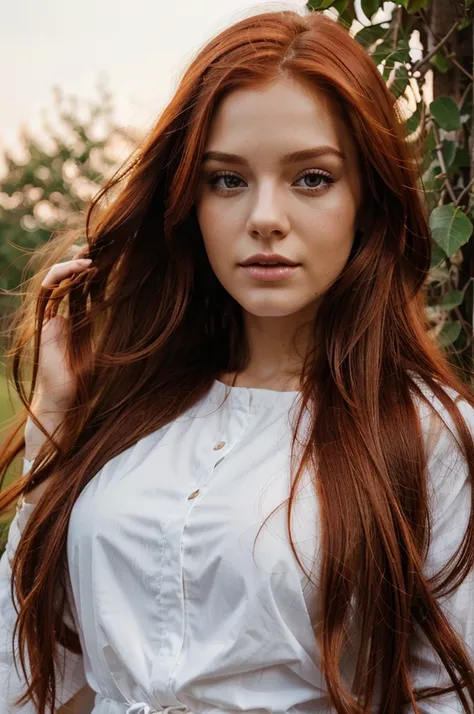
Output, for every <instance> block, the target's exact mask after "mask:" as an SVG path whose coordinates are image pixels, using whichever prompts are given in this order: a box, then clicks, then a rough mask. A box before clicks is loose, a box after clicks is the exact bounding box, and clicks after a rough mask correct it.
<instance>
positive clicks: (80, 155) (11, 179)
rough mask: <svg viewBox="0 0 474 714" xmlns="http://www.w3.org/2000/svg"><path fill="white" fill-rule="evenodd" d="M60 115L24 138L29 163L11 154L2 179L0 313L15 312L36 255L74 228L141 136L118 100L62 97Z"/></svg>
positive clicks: (103, 93)
mask: <svg viewBox="0 0 474 714" xmlns="http://www.w3.org/2000/svg"><path fill="white" fill-rule="evenodd" d="M54 100H55V110H56V115H55V116H54V117H53V121H49V120H48V119H46V121H45V125H44V131H43V133H42V136H41V138H38V137H35V136H33V135H32V134H31V133H29V132H28V131H23V133H22V137H21V139H22V145H23V152H22V153H23V154H24V156H23V157H22V158H18V157H14V156H13V155H12V153H10V152H5V153H4V157H3V159H4V164H5V167H6V170H5V172H4V176H3V178H2V179H0V289H2V293H1V294H0V311H5V310H6V309H7V308H11V307H13V306H14V304H12V296H11V295H6V294H5V292H4V291H5V290H13V289H15V288H17V287H18V285H19V284H20V283H21V282H22V275H23V271H24V269H25V266H26V264H27V262H28V259H29V258H30V254H31V252H32V251H33V250H34V249H36V248H37V247H39V246H40V245H41V244H43V243H44V242H45V241H47V240H48V238H49V237H50V235H51V233H52V232H53V231H55V230H57V229H60V228H65V227H73V226H74V223H75V222H77V220H78V218H79V217H81V214H82V213H83V212H84V210H85V208H86V206H87V203H88V202H89V200H90V198H91V197H92V196H93V195H94V194H95V193H97V191H98V190H99V188H100V185H101V183H102V182H103V180H104V177H106V176H108V175H110V174H111V173H112V172H113V171H114V170H115V169H116V168H117V167H118V164H119V161H120V159H122V158H124V155H127V154H128V153H130V151H131V150H132V148H133V145H134V142H135V141H136V139H137V137H136V136H135V135H134V133H133V132H131V131H129V130H125V129H123V128H121V127H120V126H119V125H118V124H117V123H116V121H115V119H114V108H113V104H112V101H111V96H110V94H109V93H108V91H107V90H106V88H105V87H104V86H103V85H99V87H98V96H97V98H96V99H94V100H92V101H89V102H88V103H81V104H80V103H79V101H78V99H77V98H76V97H74V96H65V95H64V94H63V93H62V92H61V90H59V89H56V90H55V92H54Z"/></svg>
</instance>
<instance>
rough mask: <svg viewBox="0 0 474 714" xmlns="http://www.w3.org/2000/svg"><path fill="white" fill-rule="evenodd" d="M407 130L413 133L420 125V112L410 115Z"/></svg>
mask: <svg viewBox="0 0 474 714" xmlns="http://www.w3.org/2000/svg"><path fill="white" fill-rule="evenodd" d="M405 124H406V127H407V131H408V133H409V134H413V132H414V131H416V130H417V129H418V127H419V126H420V115H419V114H418V112H413V114H412V115H411V117H408V119H407V120H406V122H405Z"/></svg>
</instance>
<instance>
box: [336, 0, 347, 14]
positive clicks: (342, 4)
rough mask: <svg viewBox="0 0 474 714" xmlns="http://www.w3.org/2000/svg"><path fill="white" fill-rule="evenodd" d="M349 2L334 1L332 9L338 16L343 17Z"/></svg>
mask: <svg viewBox="0 0 474 714" xmlns="http://www.w3.org/2000/svg"><path fill="white" fill-rule="evenodd" d="M348 4H349V0H335V2H334V3H333V5H332V6H333V8H334V9H335V10H337V11H338V13H339V15H343V14H344V13H345V11H346V10H347V6H348Z"/></svg>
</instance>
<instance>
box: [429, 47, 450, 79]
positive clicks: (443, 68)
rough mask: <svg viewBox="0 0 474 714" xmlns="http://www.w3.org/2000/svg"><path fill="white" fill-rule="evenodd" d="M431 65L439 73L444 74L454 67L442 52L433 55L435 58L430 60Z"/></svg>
mask: <svg viewBox="0 0 474 714" xmlns="http://www.w3.org/2000/svg"><path fill="white" fill-rule="evenodd" d="M430 64H432V65H433V67H434V68H435V69H437V70H438V72H442V73H443V74H444V73H445V72H447V71H448V70H449V69H450V68H451V67H452V64H451V62H450V61H449V60H448V59H446V57H445V56H444V55H443V54H442V53H441V52H437V53H436V54H435V55H433V57H432V58H431V59H430Z"/></svg>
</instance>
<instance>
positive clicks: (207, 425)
mask: <svg viewBox="0 0 474 714" xmlns="http://www.w3.org/2000/svg"><path fill="white" fill-rule="evenodd" d="M226 395H227V399H226V400H224V398H225V397H226ZM432 399H433V400H434V397H433V398H432ZM297 403H298V393H297V392H277V391H272V390H267V389H257V388H245V387H226V386H225V385H224V384H223V383H221V382H219V381H216V382H214V384H213V386H212V388H211V391H210V392H209V393H208V395H207V396H206V397H205V398H204V399H202V400H201V402H200V403H199V404H198V405H196V406H195V407H193V408H192V409H190V410H189V411H188V412H186V413H185V414H184V415H182V416H181V417H180V418H178V419H177V420H176V421H174V422H173V423H171V424H169V425H168V426H166V427H164V428H162V429H159V430H158V431H156V432H155V433H153V434H151V435H149V436H147V437H145V438H143V439H141V440H140V441H139V442H138V443H137V444H135V445H134V446H133V447H131V448H129V449H127V450H126V451H124V452H123V453H121V454H120V455H119V456H117V457H115V458H114V459H112V460H111V461H109V462H108V463H107V464H106V465H105V466H104V467H103V468H102V469H101V470H100V471H99V472H98V473H97V474H96V475H95V476H94V478H93V479H92V480H91V481H90V483H89V484H88V485H87V486H86V488H85V489H84V491H83V492H82V494H81V496H80V497H79V499H78V501H77V502H76V504H75V506H74V509H73V512H72V515H71V520H70V526H69V532H68V543H67V552H68V564H69V571H70V578H71V594H72V598H71V607H72V616H73V618H74V622H75V625H76V629H77V632H78V634H79V637H80V641H81V645H82V650H83V655H82V656H77V655H73V654H72V653H70V652H67V651H65V652H64V662H65V669H64V671H61V672H60V671H59V670H58V679H59V691H58V702H57V708H59V706H60V705H61V704H62V703H64V702H66V701H67V700H68V699H69V698H70V697H71V696H72V695H73V694H74V693H75V692H77V691H79V690H80V689H81V688H82V687H83V686H84V685H85V683H86V682H87V684H88V685H89V686H90V687H91V688H92V689H93V690H94V692H96V696H95V707H94V709H93V712H94V714H126V713H128V714H150V712H168V713H173V714H174V713H175V712H192V713H193V714H231V713H232V712H247V713H251V714H265V713H270V712H271V714H283V713H286V714H320V713H323V712H325V713H326V712H331V711H334V710H333V709H331V707H330V706H329V699H328V694H327V689H326V685H325V681H324V678H323V676H322V674H321V667H320V654H319V652H318V648H317V646H316V642H315V638H314V634H313V631H312V627H311V616H312V614H314V612H315V604H316V601H317V564H318V544H319V536H318V527H317V525H318V508H317V503H316V496H315V494H314V490H313V486H312V485H311V477H310V476H309V474H306V475H305V478H304V481H303V483H302V486H300V488H299V491H298V496H297V499H296V502H295V506H294V507H295V509H296V510H295V517H294V518H293V522H292V534H293V539H294V541H295V545H296V547H297V550H298V553H299V555H300V557H301V558H302V560H303V563H304V564H305V566H306V567H307V568H311V564H313V579H314V580H315V583H313V584H311V583H309V581H308V579H307V578H306V576H305V575H304V573H303V571H302V569H301V568H300V566H299V565H298V564H297V561H296V558H295V556H294V554H293V553H292V550H291V547H290V543H289V540H288V535H287V524H286V514H287V504H286V503H284V502H285V499H287V497H288V495H289V486H290V483H289V474H290V461H289V459H290V446H291V428H290V427H291V423H292V420H293V419H294V416H295V414H296V411H297V409H296V407H297ZM418 406H419V408H420V410H422V413H421V417H422V423H423V425H424V429H425V434H427V424H428V416H427V415H428V412H427V411H425V410H426V409H427V408H426V407H424V406H423V405H422V404H419V405H418ZM461 406H462V412H463V415H464V417H465V419H466V420H467V422H468V424H469V427H470V429H471V431H472V433H474V410H472V409H471V407H470V406H469V405H467V404H466V403H461ZM436 407H437V409H438V411H440V412H443V408H442V406H441V404H440V403H439V402H437V403H436ZM444 416H445V417H446V418H448V416H447V414H444ZM448 423H449V424H450V425H451V426H452V427H453V428H454V426H453V422H452V420H450V419H449V421H448ZM303 428H304V423H303ZM428 469H429V476H430V493H431V507H432V509H433V513H434V518H433V523H434V526H433V542H432V546H431V549H430V554H429V557H428V561H427V563H426V569H427V572H429V573H432V572H435V571H437V570H438V569H439V568H440V567H441V566H442V565H443V564H444V563H445V562H446V561H447V560H448V559H449V557H450V556H451V554H452V553H453V552H454V550H455V548H456V547H457V545H458V544H459V543H460V541H461V539H462V535H463V533H464V530H465V527H466V524H467V521H468V517H469V508H470V484H469V482H468V471H467V465H466V463H465V461H464V460H463V458H462V456H461V454H460V451H459V449H457V448H456V447H455V442H454V439H453V438H452V436H451V435H450V434H449V432H448V430H447V429H443V430H442V431H441V435H440V438H439V440H438V442H437V444H436V446H435V449H434V451H433V453H432V455H431V458H430V460H429V465H428ZM282 503H283V504H284V506H282V507H281V508H279V509H278V510H276V511H275V513H274V514H273V515H272V516H271V517H270V519H269V520H268V521H267V525H266V526H265V527H264V528H263V530H262V531H261V533H260V535H259V538H258V540H257V543H256V547H255V553H254V554H253V553H252V547H253V544H254V540H255V536H256V535H257V531H258V529H259V527H260V525H261V524H262V522H263V520H264V518H265V516H267V515H269V514H270V513H271V512H272V511H273V509H275V508H277V507H278V506H279V505H280V504H282ZM33 508H34V506H32V505H31V504H27V503H23V504H22V505H21V507H19V510H18V512H17V514H16V516H15V518H14V520H13V522H12V525H11V527H10V533H9V541H8V546H7V550H6V553H5V555H4V557H3V558H2V560H1V564H0V714H6V713H7V712H11V713H12V714H34V707H33V706H32V705H31V704H27V705H24V706H23V707H13V706H12V704H11V702H12V700H13V699H14V698H15V697H17V696H18V695H19V693H20V692H21V689H22V687H23V685H24V682H23V680H22V677H21V669H20V667H19V666H18V670H19V671H18V672H17V671H16V668H15V666H14V663H13V658H12V630H13V625H14V622H15V613H14V609H13V604H12V602H11V596H10V582H11V570H10V564H9V560H11V558H12V557H13V554H14V550H15V548H16V546H17V544H18V540H19V538H20V535H21V531H22V529H23V527H24V525H25V523H26V521H27V518H28V516H29V514H30V513H31V511H32V510H33ZM443 604H444V606H445V608H446V612H447V613H448V615H449V617H450V618H451V620H452V622H453V623H454V626H455V627H456V628H457V630H458V631H459V632H460V634H461V636H462V637H463V639H464V641H465V642H466V643H467V645H468V647H469V648H470V653H471V655H472V656H473V658H474V574H472V573H471V576H470V577H469V578H467V579H466V580H465V581H464V582H463V583H462V585H461V586H460V587H459V588H458V590H457V591H456V592H455V593H454V594H453V595H451V596H450V597H449V598H446V599H445V600H444V602H443ZM353 662H354V658H353V657H350V656H348V657H347V661H346V662H345V664H344V667H345V677H347V682H348V683H350V677H351V675H352V674H353ZM442 671H443V670H442V667H440V666H439V663H438V662H437V660H436V657H435V655H434V654H433V652H432V651H431V649H430V648H429V646H428V645H427V644H426V643H425V642H423V640H422V637H421V634H420V636H419V638H418V641H417V643H416V644H415V651H414V668H413V680H414V683H415V686H417V687H421V686H429V685H436V684H439V683H440V681H441V680H440V676H441V674H442ZM443 678H445V675H443ZM446 681H447V680H446ZM420 711H421V712H423V714H435V712H436V714H448V712H449V713H452V712H462V711H463V710H462V707H461V704H460V703H459V701H458V699H457V697H456V696H455V695H454V694H449V695H447V696H444V697H441V698H438V700H437V701H432V702H426V701H425V702H422V703H421V705H420Z"/></svg>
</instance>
